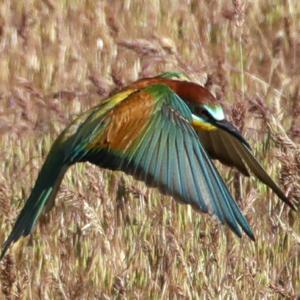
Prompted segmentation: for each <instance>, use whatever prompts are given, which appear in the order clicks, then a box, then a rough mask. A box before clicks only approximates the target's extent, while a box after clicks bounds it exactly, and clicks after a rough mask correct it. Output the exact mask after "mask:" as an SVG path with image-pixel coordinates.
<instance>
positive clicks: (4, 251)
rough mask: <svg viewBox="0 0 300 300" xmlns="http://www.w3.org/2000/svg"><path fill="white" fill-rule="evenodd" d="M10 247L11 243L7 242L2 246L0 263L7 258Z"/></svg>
mask: <svg viewBox="0 0 300 300" xmlns="http://www.w3.org/2000/svg"><path fill="white" fill-rule="evenodd" d="M9 246H10V243H7V241H5V242H4V243H3V245H2V251H1V255H0V262H1V261H2V259H3V257H4V256H5V254H6V252H7V250H8V248H9Z"/></svg>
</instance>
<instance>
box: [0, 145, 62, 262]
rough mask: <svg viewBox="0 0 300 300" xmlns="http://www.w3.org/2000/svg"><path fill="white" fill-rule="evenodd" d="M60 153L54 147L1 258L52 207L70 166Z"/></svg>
mask: <svg viewBox="0 0 300 300" xmlns="http://www.w3.org/2000/svg"><path fill="white" fill-rule="evenodd" d="M60 154H61V153H58V151H55V148H54V147H53V148H52V150H51V151H50V153H49V155H48V157H47V159H46V161H45V163H44V165H43V167H42V169H41V171H40V173H39V175H38V178H37V181H36V184H35V186H34V188H33V190H32V192H31V195H30V196H29V198H28V199H27V201H26V203H25V206H24V207H23V209H22V211H21V213H20V214H19V216H18V218H17V221H16V223H15V225H14V227H13V229H12V231H11V233H10V235H9V237H8V238H7V240H6V241H5V242H4V243H3V245H2V253H1V256H0V260H1V259H2V258H3V256H4V255H5V253H6V251H7V249H8V248H9V246H10V245H11V244H12V243H14V242H16V241H17V240H18V239H19V238H20V237H21V236H26V235H28V234H30V233H31V232H32V230H33V228H34V226H35V224H36V222H37V220H38V218H39V217H40V215H41V213H42V212H43V211H44V210H45V209H46V210H49V209H51V207H52V206H53V205H54V199H55V196H56V193H57V191H58V188H59V186H60V183H61V181H62V179H63V176H64V174H65V172H66V170H67V168H68V166H67V165H64V164H63V155H60Z"/></svg>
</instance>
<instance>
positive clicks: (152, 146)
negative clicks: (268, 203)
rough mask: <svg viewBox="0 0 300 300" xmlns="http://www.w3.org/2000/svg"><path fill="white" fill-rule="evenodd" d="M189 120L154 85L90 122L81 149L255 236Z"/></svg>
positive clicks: (180, 105)
mask: <svg viewBox="0 0 300 300" xmlns="http://www.w3.org/2000/svg"><path fill="white" fill-rule="evenodd" d="M191 121H192V113H191V111H190V110H189V108H188V107H187V105H186V104H185V103H184V102H183V101H182V100H181V99H180V98H179V97H178V96H177V95H176V94H175V93H174V92H173V91H172V90H170V89H169V88H168V87H166V86H163V85H153V86H150V87H147V88H145V89H142V90H141V91H139V92H137V93H134V94H132V95H130V96H129V97H128V98H127V99H125V100H124V101H122V102H121V103H120V104H119V105H118V106H117V107H115V108H114V109H112V111H111V112H110V113H109V114H107V115H106V116H104V117H103V118H102V119H101V120H99V121H98V123H95V124H94V126H98V129H97V130H96V132H95V131H93V130H91V132H93V136H91V137H89V138H86V139H85V140H86V141H88V143H87V144H85V145H83V144H81V148H80V149H83V150H84V151H83V153H84V155H85V157H84V159H85V160H89V161H91V162H93V163H96V164H98V165H100V166H102V167H105V168H110V169H120V170H123V171H124V172H126V173H129V174H131V175H133V176H135V177H136V178H138V179H141V180H143V181H145V182H146V183H147V184H148V185H151V186H155V187H158V188H160V189H161V190H162V191H163V192H165V193H167V194H169V195H171V196H174V198H175V199H178V200H180V201H181V202H183V203H187V204H191V205H192V206H193V207H195V208H197V209H198V210H201V211H203V212H206V213H209V214H213V215H216V216H217V218H218V219H219V220H220V221H221V222H222V223H227V224H228V225H229V227H230V228H231V229H232V230H233V231H234V232H235V233H236V234H237V235H238V236H241V230H240V227H241V228H242V229H243V230H244V231H245V232H246V233H247V234H248V236H249V237H250V238H252V239H254V237H253V233H252V232H251V229H250V226H249V224H248V222H247V220H246V218H245V217H244V216H243V214H242V213H241V212H240V210H239V208H238V206H237V204H236V203H235V201H234V199H233V198H232V196H231V195H230V193H229V191H228V189H227V187H226V185H225V183H224V181H223V180H222V178H221V177H220V175H219V173H218V172H217V170H216V168H215V166H214V165H213V163H212V161H211V160H210V158H209V157H208V155H207V154H206V152H205V150H204V148H203V147H202V145H201V143H200V140H199V138H198V136H197V134H196V132H195V130H194V129H193V127H192V126H191ZM99 123H101V126H99ZM127 130H129V131H130V132H127ZM99 132H100V134H99ZM75 149H76V147H75ZM76 151H77V155H79V152H80V151H79V150H76ZM81 151H82V150H81ZM80 155H81V154H80ZM80 157H81V156H80Z"/></svg>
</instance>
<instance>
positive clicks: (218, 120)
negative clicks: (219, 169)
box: [187, 102, 250, 148]
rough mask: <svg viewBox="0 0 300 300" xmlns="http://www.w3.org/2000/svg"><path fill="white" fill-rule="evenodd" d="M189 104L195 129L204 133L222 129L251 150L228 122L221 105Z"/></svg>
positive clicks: (238, 132)
mask: <svg viewBox="0 0 300 300" xmlns="http://www.w3.org/2000/svg"><path fill="white" fill-rule="evenodd" d="M187 104H188V106H189V107H190V109H191V111H192V117H193V121H192V125H193V127H194V128H196V129H199V130H204V131H205V130H206V131H211V130H217V129H222V130H224V131H226V132H228V133H229V134H231V135H233V136H235V137H236V138H237V139H238V140H239V141H240V142H242V143H243V144H245V145H246V146H247V147H249V148H250V145H249V144H248V142H247V141H246V140H245V138H244V137H243V136H242V134H241V133H240V131H239V130H238V129H237V128H236V127H235V126H234V125H233V124H232V123H231V122H229V121H228V120H226V118H225V113H224V110H223V107H222V106H221V105H220V104H217V103H214V104H211V103H210V104H205V103H201V104H199V103H197V102H196V103H192V102H188V103H187Z"/></svg>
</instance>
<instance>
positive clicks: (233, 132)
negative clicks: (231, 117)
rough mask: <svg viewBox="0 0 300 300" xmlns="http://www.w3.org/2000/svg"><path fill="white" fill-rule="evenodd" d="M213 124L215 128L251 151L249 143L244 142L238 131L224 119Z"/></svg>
mask: <svg viewBox="0 0 300 300" xmlns="http://www.w3.org/2000/svg"><path fill="white" fill-rule="evenodd" d="M214 124H215V125H216V126H217V127H219V128H221V129H223V130H225V131H226V132H228V133H230V134H231V135H233V136H235V137H236V138H237V139H238V140H239V141H240V142H242V143H243V144H244V145H245V146H247V147H248V148H249V149H250V150H251V146H250V145H249V143H248V142H247V141H246V140H245V138H244V137H243V136H242V134H241V133H240V131H239V130H238V129H237V128H236V127H235V126H234V125H233V124H231V123H230V122H228V121H227V120H225V119H224V120H221V121H216V122H215V123H214Z"/></svg>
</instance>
